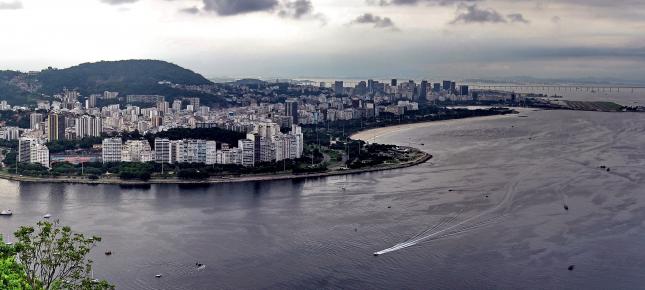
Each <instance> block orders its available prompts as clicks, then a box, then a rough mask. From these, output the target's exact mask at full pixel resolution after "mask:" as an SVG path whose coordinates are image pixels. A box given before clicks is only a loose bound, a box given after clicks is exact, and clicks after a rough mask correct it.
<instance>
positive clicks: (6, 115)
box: [0, 110, 31, 129]
mask: <svg viewBox="0 0 645 290" xmlns="http://www.w3.org/2000/svg"><path fill="white" fill-rule="evenodd" d="M29 114H30V112H28V111H12V110H4V111H0V121H3V122H5V125H7V126H14V127H20V128H24V129H27V128H29V127H30V126H31V124H30V122H29Z"/></svg>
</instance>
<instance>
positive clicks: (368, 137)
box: [350, 108, 526, 143]
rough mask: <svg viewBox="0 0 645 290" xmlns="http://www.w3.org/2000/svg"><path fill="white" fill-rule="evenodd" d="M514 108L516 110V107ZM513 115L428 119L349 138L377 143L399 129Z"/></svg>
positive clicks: (513, 116)
mask: <svg viewBox="0 0 645 290" xmlns="http://www.w3.org/2000/svg"><path fill="white" fill-rule="evenodd" d="M514 109H515V110H517V109H516V108H514ZM517 111H519V112H522V111H526V110H517ZM515 117H517V115H493V116H483V117H472V118H464V119H451V120H442V121H428V122H423V123H410V124H403V125H395V126H388V127H382V128H374V129H369V130H365V131H361V132H358V133H355V134H353V135H351V136H350V138H351V139H354V140H363V141H365V142H368V143H378V140H379V138H380V137H384V136H387V135H390V134H393V133H396V132H401V131H406V130H411V129H419V128H428V127H433V126H439V125H445V124H455V125H458V124H463V123H467V122H473V121H482V120H496V119H503V118H515Z"/></svg>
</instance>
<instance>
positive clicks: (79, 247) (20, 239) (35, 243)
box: [14, 221, 114, 289]
mask: <svg viewBox="0 0 645 290" xmlns="http://www.w3.org/2000/svg"><path fill="white" fill-rule="evenodd" d="M14 235H15V236H16V239H17V242H16V245H15V250H16V258H17V261H18V262H19V263H20V264H21V265H22V266H23V267H24V269H25V273H26V279H27V281H28V282H29V285H31V287H32V288H34V289H40V288H43V289H114V287H113V286H111V285H109V284H108V283H107V282H106V281H101V282H99V283H96V282H93V281H92V277H91V272H92V260H89V259H88V258H87V255H88V254H89V253H90V251H91V249H92V248H93V247H94V246H95V245H96V243H98V242H100V241H101V238H100V237H96V236H93V237H85V235H83V234H79V233H75V232H73V231H72V230H71V228H70V227H65V226H60V225H59V223H58V221H55V222H53V223H51V222H47V221H40V222H38V223H37V224H36V227H32V226H27V227H25V226H23V227H20V229H18V231H16V232H15V233H14Z"/></svg>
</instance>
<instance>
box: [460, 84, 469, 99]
mask: <svg viewBox="0 0 645 290" xmlns="http://www.w3.org/2000/svg"><path fill="white" fill-rule="evenodd" d="M459 95H462V96H467V95H468V86H466V85H461V86H459Z"/></svg>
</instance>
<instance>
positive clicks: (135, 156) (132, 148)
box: [121, 140, 153, 162]
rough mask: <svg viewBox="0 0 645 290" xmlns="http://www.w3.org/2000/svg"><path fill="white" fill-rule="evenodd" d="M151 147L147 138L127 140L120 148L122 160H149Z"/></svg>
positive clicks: (151, 157) (151, 155) (151, 158)
mask: <svg viewBox="0 0 645 290" xmlns="http://www.w3.org/2000/svg"><path fill="white" fill-rule="evenodd" d="M152 160H153V154H152V149H151V148H150V143H148V141H147V140H128V141H126V142H125V144H124V145H123V147H122V149H121V161H122V162H150V161H152Z"/></svg>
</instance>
